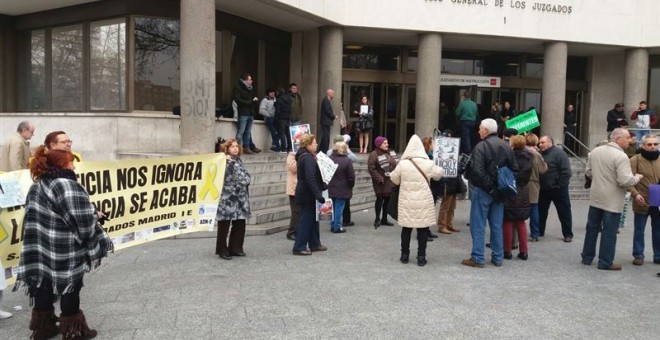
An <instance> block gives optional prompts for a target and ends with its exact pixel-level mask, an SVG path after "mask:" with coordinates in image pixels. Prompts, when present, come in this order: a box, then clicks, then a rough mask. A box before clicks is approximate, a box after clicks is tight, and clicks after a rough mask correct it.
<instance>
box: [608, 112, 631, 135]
mask: <svg viewBox="0 0 660 340" xmlns="http://www.w3.org/2000/svg"><path fill="white" fill-rule="evenodd" d="M617 119H623V120H621V121H618V120H617ZM622 126H628V121H627V120H626V114H625V113H623V111H621V112H619V111H617V110H616V109H614V110H609V111H607V132H610V131H613V130H614V129H616V128H618V127H622Z"/></svg>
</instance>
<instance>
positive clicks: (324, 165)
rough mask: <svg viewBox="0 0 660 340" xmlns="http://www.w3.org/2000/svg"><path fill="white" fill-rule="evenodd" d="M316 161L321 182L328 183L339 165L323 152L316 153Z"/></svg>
mask: <svg viewBox="0 0 660 340" xmlns="http://www.w3.org/2000/svg"><path fill="white" fill-rule="evenodd" d="M316 163H317V164H318V165H319V169H320V170H321V179H323V183H325V184H328V183H330V180H332V176H334V175H335V172H336V171H337V168H338V167H339V165H337V163H335V162H334V161H333V160H332V159H330V157H328V156H327V155H326V154H324V153H323V152H319V153H318V154H316Z"/></svg>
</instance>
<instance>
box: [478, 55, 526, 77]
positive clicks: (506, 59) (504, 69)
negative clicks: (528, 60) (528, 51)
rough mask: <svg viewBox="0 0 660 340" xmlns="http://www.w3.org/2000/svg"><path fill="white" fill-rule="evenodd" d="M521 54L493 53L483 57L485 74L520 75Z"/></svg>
mask: <svg viewBox="0 0 660 340" xmlns="http://www.w3.org/2000/svg"><path fill="white" fill-rule="evenodd" d="M519 68H520V55H513V54H491V55H488V56H484V57H483V74H486V75H490V76H512V77H517V76H518V70H519Z"/></svg>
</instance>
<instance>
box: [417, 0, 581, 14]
mask: <svg viewBox="0 0 660 340" xmlns="http://www.w3.org/2000/svg"><path fill="white" fill-rule="evenodd" d="M424 2H428V3H432V2H434V3H438V4H440V3H443V2H447V3H452V4H456V5H466V6H483V7H486V6H491V7H496V8H513V9H518V10H528V9H531V10H533V11H538V12H544V13H557V14H571V13H573V6H571V5H565V4H552V3H548V2H531V1H522V0H444V1H443V0H424Z"/></svg>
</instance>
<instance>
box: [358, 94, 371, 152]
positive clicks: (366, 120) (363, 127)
mask: <svg viewBox="0 0 660 340" xmlns="http://www.w3.org/2000/svg"><path fill="white" fill-rule="evenodd" d="M353 114H355V115H357V116H359V117H360V120H359V121H358V123H357V130H358V133H359V138H360V153H362V154H366V153H367V152H368V151H367V150H368V149H369V133H370V132H371V129H373V128H374V108H373V106H371V103H369V98H367V96H362V98H361V99H360V103H359V104H358V105H356V107H355V110H354V111H353Z"/></svg>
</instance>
